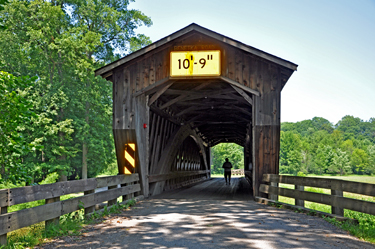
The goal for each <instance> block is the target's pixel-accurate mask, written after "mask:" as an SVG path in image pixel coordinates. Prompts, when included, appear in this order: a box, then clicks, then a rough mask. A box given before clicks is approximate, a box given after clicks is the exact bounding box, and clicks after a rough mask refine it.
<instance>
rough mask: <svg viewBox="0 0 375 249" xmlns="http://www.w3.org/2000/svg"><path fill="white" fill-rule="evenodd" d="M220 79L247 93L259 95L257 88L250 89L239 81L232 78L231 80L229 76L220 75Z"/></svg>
mask: <svg viewBox="0 0 375 249" xmlns="http://www.w3.org/2000/svg"><path fill="white" fill-rule="evenodd" d="M220 79H221V80H222V81H225V82H227V83H228V84H231V85H232V86H236V87H238V88H240V89H242V90H244V91H245V92H248V93H251V94H254V95H256V96H260V93H259V92H258V91H257V90H254V89H251V88H249V87H246V86H244V85H241V84H240V83H238V82H235V81H234V80H231V79H229V78H227V77H224V76H220Z"/></svg>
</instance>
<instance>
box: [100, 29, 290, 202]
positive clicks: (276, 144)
mask: <svg viewBox="0 0 375 249" xmlns="http://www.w3.org/2000/svg"><path fill="white" fill-rule="evenodd" d="M296 69H297V65H296V64H294V63H292V62H289V61H286V60H284V59H281V58H279V57H276V56H274V55H271V54H268V53H266V52H264V51H261V50H259V49H256V48H254V47H251V46H248V45H245V44H243V43H241V42H239V41H236V40H234V39H232V38H229V37H226V36H224V35H221V34H218V33H215V32H213V31H211V30H208V29H206V28H203V27H201V26H199V25H196V24H191V25H189V26H187V27H185V28H183V29H181V30H179V31H177V32H175V33H173V34H171V35H169V36H167V37H165V38H163V39H161V40H159V41H156V42H154V43H152V44H151V45H149V46H147V47H145V48H143V49H140V50H138V51H136V52H134V53H132V54H130V55H128V56H126V57H124V58H122V59H120V60H118V61H115V62H113V63H111V64H108V65H106V66H105V67H102V68H100V69H98V70H96V75H100V76H102V77H103V78H105V79H107V80H109V81H111V82H112V83H113V134H114V140H115V146H116V155H117V162H118V169H119V173H120V174H131V173H134V172H137V173H139V174H140V181H141V186H142V192H143V194H144V196H149V195H155V194H158V193H161V192H162V191H163V190H165V189H168V188H171V187H178V186H181V185H182V184H184V183H185V182H191V181H199V180H203V179H207V178H209V177H210V165H211V155H210V154H211V153H210V147H213V146H215V145H217V144H219V143H225V142H228V143H236V144H239V145H241V146H243V147H244V157H245V158H244V162H245V165H244V168H245V172H246V177H247V179H248V180H249V182H251V184H252V186H253V194H254V195H255V196H258V195H259V194H258V189H259V184H260V183H261V180H262V175H263V174H265V173H278V171H279V148H280V97H281V90H282V89H283V87H284V85H285V84H286V82H287V81H288V79H289V77H290V76H291V75H292V73H293V72H294V71H295V70H296Z"/></svg>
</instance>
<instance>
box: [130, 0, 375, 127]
mask: <svg viewBox="0 0 375 249" xmlns="http://www.w3.org/2000/svg"><path fill="white" fill-rule="evenodd" d="M129 7H130V8H132V9H138V10H140V11H142V12H143V13H144V14H145V15H147V16H149V17H150V18H151V20H152V21H153V25H152V26H151V27H140V28H138V29H137V32H138V33H143V34H145V35H147V36H149V37H150V38H151V40H152V41H153V42H154V41H157V40H159V39H161V38H164V37H166V36H168V35H170V34H171V33H173V32H175V31H177V30H180V29H182V28H184V27H186V26H188V25H189V24H191V23H196V24H198V25H200V26H203V27H205V28H207V29H210V30H212V31H215V32H217V33H220V34H222V35H225V36H229V37H231V38H233V39H235V40H238V41H240V42H242V43H245V44H247V45H250V46H252V47H255V48H258V49H260V50H263V51H265V52H268V53H270V54H273V55H275V56H278V57H281V58H283V59H285V60H288V61H291V62H293V63H295V64H297V65H298V69H297V71H295V72H294V73H293V75H292V76H291V77H290V79H289V81H288V82H287V84H286V85H285V87H284V89H283V90H282V92H281V122H297V121H302V120H306V119H312V118H313V117H323V118H325V119H327V120H329V121H330V122H331V123H332V124H333V125H335V124H337V122H338V121H339V120H341V118H342V117H344V116H346V115H352V116H354V117H358V118H360V119H362V120H363V121H367V120H369V119H370V118H371V117H374V118H375V0H284V1H280V0H264V1H260V0H230V1H228V0H227V1H222V0H210V1H208V0H189V1H180V0H136V1H135V2H134V3H131V4H130V6H129Z"/></svg>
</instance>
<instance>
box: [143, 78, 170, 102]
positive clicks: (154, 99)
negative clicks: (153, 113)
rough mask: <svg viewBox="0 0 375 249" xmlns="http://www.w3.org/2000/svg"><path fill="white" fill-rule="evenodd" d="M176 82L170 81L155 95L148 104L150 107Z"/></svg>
mask: <svg viewBox="0 0 375 249" xmlns="http://www.w3.org/2000/svg"><path fill="white" fill-rule="evenodd" d="M174 82H175V81H170V82H169V83H168V84H166V85H164V86H163V87H162V88H161V89H160V90H158V91H157V92H156V93H154V95H152V97H151V98H150V101H149V102H148V106H150V105H152V104H153V103H154V102H155V101H156V100H157V99H158V98H159V97H160V96H161V95H162V94H163V93H164V92H165V91H167V90H168V88H169V87H171V86H172V85H173V83H174Z"/></svg>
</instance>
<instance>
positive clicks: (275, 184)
mask: <svg viewBox="0 0 375 249" xmlns="http://www.w3.org/2000/svg"><path fill="white" fill-rule="evenodd" d="M278 185H279V184H278V183H277V182H271V186H272V187H278ZM269 199H271V200H273V201H278V200H279V196H278V195H273V194H270V195H269Z"/></svg>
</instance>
